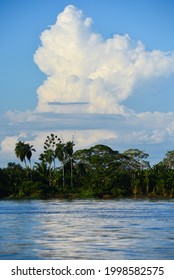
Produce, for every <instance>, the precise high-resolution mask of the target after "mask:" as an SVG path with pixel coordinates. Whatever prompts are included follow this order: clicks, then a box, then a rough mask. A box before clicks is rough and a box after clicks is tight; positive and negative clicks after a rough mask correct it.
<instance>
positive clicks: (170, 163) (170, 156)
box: [161, 150, 174, 169]
mask: <svg viewBox="0 0 174 280" xmlns="http://www.w3.org/2000/svg"><path fill="white" fill-rule="evenodd" d="M161 163H162V164H163V165H164V166H165V167H166V168H168V169H174V150H173V151H168V152H167V153H166V154H165V157H164V159H163V160H162V162H161Z"/></svg>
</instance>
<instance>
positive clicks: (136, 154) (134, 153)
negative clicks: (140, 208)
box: [0, 133, 174, 199]
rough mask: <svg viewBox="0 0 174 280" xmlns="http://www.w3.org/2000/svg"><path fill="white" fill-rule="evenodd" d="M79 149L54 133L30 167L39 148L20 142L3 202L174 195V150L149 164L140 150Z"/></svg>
mask: <svg viewBox="0 0 174 280" xmlns="http://www.w3.org/2000/svg"><path fill="white" fill-rule="evenodd" d="M74 146H75V144H74V141H68V142H66V143H64V141H62V139H61V138H59V137H58V136H57V135H54V134H53V133H51V134H50V135H48V136H47V137H46V140H45V142H44V145H43V152H42V153H41V154H40V156H39V158H38V161H37V162H35V163H33V164H31V159H32V155H33V153H34V152H36V150H35V148H34V147H33V145H30V144H29V143H25V142H22V141H19V142H17V143H16V145H15V149H14V153H15V154H16V157H17V158H18V159H19V161H20V163H15V162H9V163H8V165H7V167H4V168H0V198H8V199H10V198H13V199H14V198H16V199H20V198H29V199H34V198H41V199H46V198H68V199H69V198H70V199H73V198H104V199H110V198H160V199H161V198H162V199H163V198H164V199H165V198H173V197H174V151H168V152H167V153H166V155H165V156H164V158H163V159H162V161H161V162H159V163H158V164H155V165H153V166H150V163H149V161H148V157H149V155H148V154H147V153H145V152H144V151H141V150H139V149H128V150H126V151H124V152H122V153H120V152H119V151H115V150H113V149H111V148H110V147H109V146H106V145H102V144H97V145H95V146H93V147H90V148H88V149H82V150H76V151H75V152H74Z"/></svg>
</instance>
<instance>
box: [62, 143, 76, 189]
mask: <svg viewBox="0 0 174 280" xmlns="http://www.w3.org/2000/svg"><path fill="white" fill-rule="evenodd" d="M74 145H75V144H74V142H73V141H68V142H67V143H66V145H65V148H64V150H65V151H66V154H67V157H68V158H69V160H70V163H71V187H72V186H73V146H74Z"/></svg>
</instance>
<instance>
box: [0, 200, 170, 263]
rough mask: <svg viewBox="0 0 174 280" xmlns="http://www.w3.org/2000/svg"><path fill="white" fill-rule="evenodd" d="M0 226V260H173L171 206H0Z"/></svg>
mask: <svg viewBox="0 0 174 280" xmlns="http://www.w3.org/2000/svg"><path fill="white" fill-rule="evenodd" d="M0 223H1V228H0V236H1V240H0V259H174V238H173V234H174V204H173V201H155V202H149V201H147V200H109V201H106V200H103V201H102V200H101V201H100V200H74V201H63V200H62V201H61V200H47V201H42V200H39V201H1V202H0Z"/></svg>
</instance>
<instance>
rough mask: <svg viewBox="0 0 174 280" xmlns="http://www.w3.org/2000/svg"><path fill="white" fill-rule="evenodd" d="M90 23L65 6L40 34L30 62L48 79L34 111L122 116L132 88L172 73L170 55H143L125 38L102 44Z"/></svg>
mask: <svg viewBox="0 0 174 280" xmlns="http://www.w3.org/2000/svg"><path fill="white" fill-rule="evenodd" d="M92 24H93V22H92V19H91V18H85V17H84V15H83V12H82V11H81V10H78V9H77V8H76V7H74V6H72V5H69V6H67V7H66V8H65V9H64V11H63V12H62V13H60V14H59V15H58V17H57V21H56V23H55V24H54V25H53V26H51V27H50V28H49V29H47V30H45V31H44V32H43V33H42V34H41V43H42V45H41V46H40V47H39V48H38V50H37V51H36V53H35V55H34V61H35V63H36V64H37V65H38V67H39V68H40V70H41V71H42V72H44V73H45V74H46V75H47V79H46V81H45V82H44V84H43V85H41V86H40V87H39V88H38V90H37V93H38V106H37V111H38V112H54V113H67V112H68V113H73V112H79V113H80V112H84V113H105V114H122V115H124V114H126V113H127V112H128V111H129V110H128V109H127V108H126V107H125V106H124V101H125V100H126V99H127V98H128V97H129V96H130V95H131V94H132V93H133V89H134V86H135V85H136V84H137V83H139V82H140V81H142V79H143V80H144V79H149V78H152V77H160V76H168V75H169V74H171V73H173V72H174V54H173V53H166V52H161V51H158V50H154V51H147V50H146V49H145V47H144V45H143V43H142V42H140V41H138V42H135V41H133V40H132V39H131V38H130V37H129V36H128V35H123V36H121V35H113V37H112V38H109V39H104V38H102V36H100V35H99V34H97V33H95V32H94V31H93V30H92Z"/></svg>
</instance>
